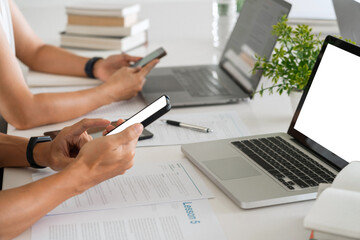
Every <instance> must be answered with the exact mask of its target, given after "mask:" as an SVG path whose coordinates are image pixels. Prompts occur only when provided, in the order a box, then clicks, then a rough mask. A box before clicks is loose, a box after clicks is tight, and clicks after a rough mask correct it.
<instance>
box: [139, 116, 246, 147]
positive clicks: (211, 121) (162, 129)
mask: <svg viewBox="0 0 360 240" xmlns="http://www.w3.org/2000/svg"><path fill="white" fill-rule="evenodd" d="M162 119H170V120H175V121H180V122H184V123H190V124H193V125H198V126H203V127H208V128H211V129H213V132H211V133H203V132H197V131H194V130H191V129H186V128H181V127H175V126H170V125H168V124H166V123H164V122H162V121H159V120H158V121H155V122H154V123H152V124H150V125H149V126H147V127H146V129H148V130H150V131H151V132H152V133H154V137H153V138H151V139H146V140H143V141H139V142H138V145H137V146H158V145H176V144H187V143H194V142H203V141H212V140H218V139H224V138H235V137H241V136H245V135H248V134H249V131H248V129H247V128H246V126H245V124H244V123H243V122H242V120H241V118H240V116H239V114H238V113H237V112H235V111H227V112H204V113H191V114H166V115H164V116H163V117H162Z"/></svg>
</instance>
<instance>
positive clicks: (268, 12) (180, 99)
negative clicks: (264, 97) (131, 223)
mask: <svg viewBox="0 0 360 240" xmlns="http://www.w3.org/2000/svg"><path fill="white" fill-rule="evenodd" d="M290 8H291V5H290V4H289V3H287V2H285V1H283V0H266V1H264V0H247V1H246V2H245V3H244V5H243V7H242V10H241V13H240V16H239V18H238V20H237V23H236V25H235V27H234V30H233V32H232V34H231V36H230V38H229V40H228V42H227V44H226V46H225V49H224V51H223V53H222V57H221V60H220V63H219V64H218V65H201V66H190V67H188V66H186V67H185V66H181V67H167V68H155V69H153V70H152V71H151V73H150V74H149V75H148V76H147V77H146V83H145V86H144V87H143V90H142V95H143V97H144V99H145V101H146V102H147V103H151V102H153V101H154V100H155V99H157V98H158V97H159V95H162V94H167V95H168V96H169V97H170V99H171V105H172V106H173V107H180V106H195V105H210V104H225V103H232V102H237V101H238V100H239V99H245V98H249V96H251V94H252V93H253V91H254V89H256V88H257V86H258V83H259V81H260V78H261V72H260V71H258V72H257V73H256V74H254V75H253V74H252V71H251V70H252V68H253V66H254V63H255V59H254V56H255V53H256V54H258V55H259V56H264V57H269V56H270V55H271V53H272V51H273V48H274V45H275V42H276V36H273V35H272V34H271V31H272V26H273V25H274V24H276V23H277V21H278V20H279V18H281V17H282V16H283V15H287V14H288V13H289V11H290ZM190 57H191V56H190Z"/></svg>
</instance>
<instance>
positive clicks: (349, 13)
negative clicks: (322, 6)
mask: <svg viewBox="0 0 360 240" xmlns="http://www.w3.org/2000/svg"><path fill="white" fill-rule="evenodd" d="M333 5H334V10H335V14H336V18H337V23H338V26H339V30H340V34H341V36H342V37H343V38H344V39H351V40H352V41H354V42H356V43H360V24H359V23H360V3H359V2H358V1H356V0H333Z"/></svg>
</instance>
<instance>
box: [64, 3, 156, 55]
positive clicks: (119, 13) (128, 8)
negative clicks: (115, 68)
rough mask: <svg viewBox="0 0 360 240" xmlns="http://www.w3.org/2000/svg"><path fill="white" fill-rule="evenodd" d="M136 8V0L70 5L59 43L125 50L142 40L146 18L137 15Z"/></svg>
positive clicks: (77, 46)
mask: <svg viewBox="0 0 360 240" xmlns="http://www.w3.org/2000/svg"><path fill="white" fill-rule="evenodd" d="M139 12H140V5H139V4H127V5H125V4H104V3H99V4H96V3H92V4H89V3H86V4H85V3H79V4H73V5H69V6H67V7H66V14H67V20H68V22H67V25H66V31H65V32H62V33H61V46H63V47H74V48H86V49H98V50H113V49H116V50H120V51H127V50H129V49H132V48H134V47H137V46H139V45H142V44H145V43H146V42H147V30H148V28H149V19H139Z"/></svg>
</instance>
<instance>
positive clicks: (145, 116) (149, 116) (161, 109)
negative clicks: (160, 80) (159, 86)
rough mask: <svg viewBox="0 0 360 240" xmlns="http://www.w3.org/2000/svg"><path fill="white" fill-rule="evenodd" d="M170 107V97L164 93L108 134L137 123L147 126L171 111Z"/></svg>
mask: <svg viewBox="0 0 360 240" xmlns="http://www.w3.org/2000/svg"><path fill="white" fill-rule="evenodd" d="M170 109H171V104H170V100H169V97H168V96H166V95H163V96H161V97H159V98H158V99H157V100H155V101H154V102H152V103H151V104H149V105H148V106H146V107H145V108H143V109H142V110H140V111H139V112H138V113H136V114H135V115H133V116H132V117H131V118H129V119H128V120H126V121H125V122H123V123H122V124H120V125H119V126H117V127H116V128H114V129H113V130H111V131H110V132H108V133H107V134H106V136H107V135H112V134H116V133H119V132H122V131H123V130H125V129H126V128H128V127H130V126H131V125H133V124H135V123H141V124H142V125H143V126H144V128H145V127H146V126H148V125H149V124H150V123H152V122H154V121H155V120H156V119H158V118H159V117H161V116H162V115H164V114H165V113H167V112H168V111H170Z"/></svg>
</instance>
